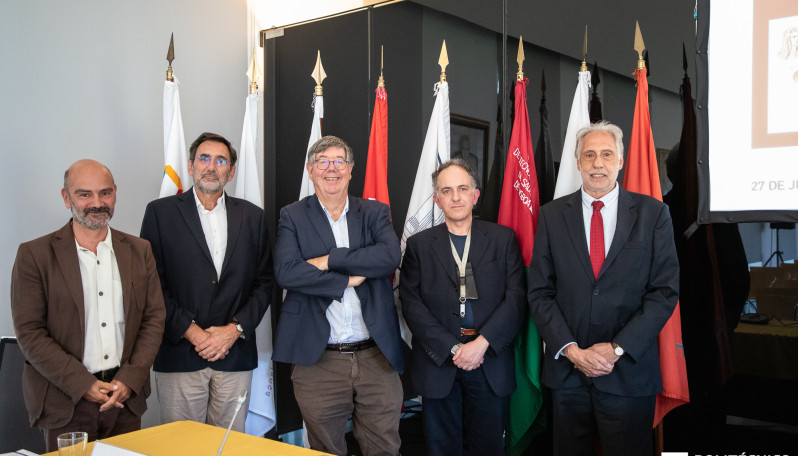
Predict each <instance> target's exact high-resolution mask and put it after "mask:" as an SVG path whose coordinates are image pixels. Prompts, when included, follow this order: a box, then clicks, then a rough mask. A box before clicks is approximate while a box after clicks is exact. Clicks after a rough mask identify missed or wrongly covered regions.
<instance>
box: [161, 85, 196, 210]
mask: <svg viewBox="0 0 798 456" xmlns="http://www.w3.org/2000/svg"><path fill="white" fill-rule="evenodd" d="M177 84H178V82H177V77H174V81H169V80H167V81H166V82H164V86H163V162H164V166H163V179H162V180H161V191H160V193H159V195H158V197H159V198H163V197H164V196H170V195H176V194H178V193H183V192H184V191H185V190H186V189H188V188H189V187H191V185H192V180H191V176H190V175H189V174H188V154H187V153H186V137H185V135H184V134H183V116H181V115H180V90H179V89H178V85H177Z"/></svg>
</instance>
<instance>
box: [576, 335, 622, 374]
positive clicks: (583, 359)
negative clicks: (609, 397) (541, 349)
mask: <svg viewBox="0 0 798 456" xmlns="http://www.w3.org/2000/svg"><path fill="white" fill-rule="evenodd" d="M563 354H564V355H565V356H566V357H567V358H568V360H569V361H571V362H572V363H573V364H574V368H575V369H579V371H580V372H582V373H583V374H585V376H587V377H601V376H602V375H607V374H609V373H610V372H612V369H613V367H615V362H616V361H618V359H619V358H620V356H618V355H616V354H615V349H613V348H612V344H610V343H609V342H601V343H598V344H595V345H593V346H591V347H589V348H586V349H581V348H579V347H578V346H577V345H576V344H571V345H568V346H567V347H565V350H563Z"/></svg>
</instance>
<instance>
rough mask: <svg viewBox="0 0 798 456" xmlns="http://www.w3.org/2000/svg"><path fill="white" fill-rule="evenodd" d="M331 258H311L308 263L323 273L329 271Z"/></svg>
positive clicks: (328, 256)
mask: <svg viewBox="0 0 798 456" xmlns="http://www.w3.org/2000/svg"><path fill="white" fill-rule="evenodd" d="M329 258H330V255H324V256H320V257H316V258H310V259H308V260H306V261H307V262H308V263H310V264H312V265H313V266H316V268H317V269H319V270H322V271H327V270H328V269H329V268H328V267H327V260H328V259H329Z"/></svg>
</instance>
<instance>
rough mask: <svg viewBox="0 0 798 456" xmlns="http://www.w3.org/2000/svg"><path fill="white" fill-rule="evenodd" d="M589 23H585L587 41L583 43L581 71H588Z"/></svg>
mask: <svg viewBox="0 0 798 456" xmlns="http://www.w3.org/2000/svg"><path fill="white" fill-rule="evenodd" d="M586 60H587V24H585V41H584V43H582V66H581V67H580V68H579V71H580V72H581V71H587V62H586Z"/></svg>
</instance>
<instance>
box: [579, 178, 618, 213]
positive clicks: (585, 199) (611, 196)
mask: <svg viewBox="0 0 798 456" xmlns="http://www.w3.org/2000/svg"><path fill="white" fill-rule="evenodd" d="M620 187H621V184H619V183H618V182H615V187H614V188H613V189H612V190H610V191H609V193H607V194H606V195H604V196H602V197H601V198H598V199H596V198H594V197H592V196H590V195H588V193H587V192H586V191H585V186H584V185H583V186H582V188H581V192H582V204H584V205H585V206H588V207H590V206H592V205H593V201H601V202H603V203H604V205H605V206H606V205H607V204H612V203H614V202H615V201H616V200H618V195H619V194H620V193H621V191H620V190H619V189H620Z"/></svg>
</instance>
